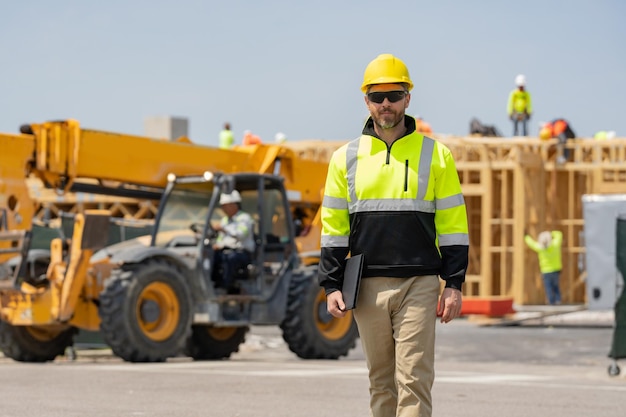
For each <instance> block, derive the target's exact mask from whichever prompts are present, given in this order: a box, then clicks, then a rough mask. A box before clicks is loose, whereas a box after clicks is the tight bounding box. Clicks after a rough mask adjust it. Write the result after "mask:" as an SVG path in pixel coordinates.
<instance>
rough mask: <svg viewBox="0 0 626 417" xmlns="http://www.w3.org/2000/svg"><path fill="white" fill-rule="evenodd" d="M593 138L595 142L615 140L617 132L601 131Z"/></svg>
mask: <svg viewBox="0 0 626 417" xmlns="http://www.w3.org/2000/svg"><path fill="white" fill-rule="evenodd" d="M593 138H594V139H595V140H611V139H615V131H614V130H599V131H597V132H596V133H595V134H594V135H593Z"/></svg>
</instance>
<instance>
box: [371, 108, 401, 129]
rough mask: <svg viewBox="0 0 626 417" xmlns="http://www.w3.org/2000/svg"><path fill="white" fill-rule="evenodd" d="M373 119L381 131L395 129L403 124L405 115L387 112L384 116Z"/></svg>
mask: <svg viewBox="0 0 626 417" xmlns="http://www.w3.org/2000/svg"><path fill="white" fill-rule="evenodd" d="M372 118H373V119H374V123H376V125H377V126H378V127H380V128H381V129H393V128H394V127H396V126H398V125H399V124H400V122H402V120H403V119H404V114H398V113H389V112H387V113H385V114H383V115H379V116H377V117H372Z"/></svg>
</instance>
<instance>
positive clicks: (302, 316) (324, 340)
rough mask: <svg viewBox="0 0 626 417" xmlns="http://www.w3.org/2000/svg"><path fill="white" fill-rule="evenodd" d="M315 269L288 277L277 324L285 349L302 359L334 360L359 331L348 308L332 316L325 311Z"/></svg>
mask: <svg viewBox="0 0 626 417" xmlns="http://www.w3.org/2000/svg"><path fill="white" fill-rule="evenodd" d="M316 270H317V268H315V269H313V268H312V269H311V270H310V271H308V272H307V273H303V274H294V276H293V277H292V280H291V283H290V288H289V296H288V305H287V314H286V316H285V319H284V320H283V322H282V323H281V325H280V327H281V329H282V330H283V339H284V340H285V342H287V345H288V346H289V349H290V350H291V351H292V352H294V353H295V354H296V355H298V356H299V357H300V358H303V359H338V358H340V357H341V356H346V355H347V354H348V353H349V351H350V349H352V348H353V347H354V346H355V345H356V339H357V338H358V337H359V333H358V330H357V327H356V322H355V321H354V319H353V317H352V312H351V311H349V312H348V314H346V316H345V317H343V318H340V319H339V318H335V317H333V316H331V315H330V314H329V313H328V311H327V310H326V294H325V293H324V289H323V288H321V287H320V286H319V285H317V282H316V281H315V278H314V277H315V271H316Z"/></svg>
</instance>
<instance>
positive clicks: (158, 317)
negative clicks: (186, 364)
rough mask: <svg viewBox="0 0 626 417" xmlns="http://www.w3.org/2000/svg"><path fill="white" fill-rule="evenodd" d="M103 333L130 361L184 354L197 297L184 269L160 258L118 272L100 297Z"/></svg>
mask: <svg viewBox="0 0 626 417" xmlns="http://www.w3.org/2000/svg"><path fill="white" fill-rule="evenodd" d="M98 312H99V314H100V319H101V325H100V329H101V331H102V335H103V338H104V340H105V341H106V343H107V344H108V345H109V346H110V347H111V349H112V350H113V353H115V354H116V355H117V356H119V357H120V358H122V359H124V360H126V361H129V362H163V361H165V360H166V359H167V358H169V357H173V356H176V355H178V354H180V353H181V352H182V350H183V348H184V346H185V341H186V340H187V338H188V337H189V333H190V330H191V320H192V316H191V296H190V292H189V288H188V287H187V285H186V284H185V280H184V278H183V274H182V273H181V271H180V270H179V269H178V267H176V266H174V265H172V264H170V263H167V262H164V261H159V260H150V261H147V262H144V263H141V264H139V265H136V266H134V267H133V268H132V270H118V271H113V273H112V274H111V278H110V279H109V280H108V281H107V283H106V285H105V287H104V290H103V292H102V293H101V294H100V306H99V310H98Z"/></svg>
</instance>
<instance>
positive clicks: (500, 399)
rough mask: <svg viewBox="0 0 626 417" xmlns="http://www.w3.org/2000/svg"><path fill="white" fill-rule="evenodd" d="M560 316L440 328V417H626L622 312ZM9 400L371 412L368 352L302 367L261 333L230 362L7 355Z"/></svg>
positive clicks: (3, 387) (166, 412)
mask: <svg viewBox="0 0 626 417" xmlns="http://www.w3.org/2000/svg"><path fill="white" fill-rule="evenodd" d="M560 309H561V310H560V311H559V310H558V309H551V311H545V310H546V309H545V308H542V309H538V310H539V311H519V312H518V313H516V315H514V316H512V317H507V318H505V319H500V320H495V319H490V320H487V319H486V318H481V317H466V318H461V319H457V320H454V321H453V322H451V323H448V324H441V323H438V324H437V348H436V373H437V376H436V380H435V385H434V387H433V402H434V413H433V416H434V417H437V416H441V417H443V416H448V415H461V416H463V417H502V416H507V417H522V416H524V417H526V416H529V415H530V416H537V417H543V416H549V417H595V416H602V417H623V416H624V415H626V405H624V400H626V375H624V373H622V374H620V375H619V376H614V377H611V376H609V375H608V373H607V367H608V365H609V364H610V363H611V360H610V358H608V356H607V355H608V352H609V348H610V346H611V341H612V336H613V322H612V320H613V317H612V312H609V311H606V312H590V311H584V310H583V311H580V310H579V309H578V308H577V307H575V306H570V307H568V306H566V307H560ZM527 310H534V309H527ZM563 316H566V317H563ZM72 359H73V360H72ZM618 362H619V361H618ZM622 367H623V368H625V371H626V364H625V365H623V366H622ZM0 396H1V397H2V399H3V400H2V403H1V404H2V405H1V406H0V417H24V416H37V417H57V416H59V417H60V416H63V417H67V416H81V417H83V416H95V417H100V416H107V417H108V416H113V415H114V416H156V417H161V416H163V417H165V416H168V417H169V416H215V417H269V416H272V417H283V416H284V417H326V416H328V417H337V416H341V417H359V416H367V415H368V380H367V369H366V364H365V360H364V357H363V353H362V351H361V348H360V345H359V344H357V347H356V348H355V349H353V350H352V351H351V352H350V354H349V355H348V356H347V357H345V358H342V359H340V360H336V361H329V360H320V361H311V360H301V359H299V358H297V357H296V356H295V355H294V354H292V353H291V352H290V351H289V349H288V347H287V346H286V344H285V342H284V341H283V340H282V337H281V333H280V329H279V328H278V327H276V326H267V327H260V326H254V327H252V328H251V331H250V333H249V334H248V336H247V338H246V342H245V343H244V344H242V345H241V346H240V350H239V352H237V353H235V354H234V355H233V356H232V358H231V359H230V360H224V361H207V362H194V361H191V360H189V359H187V358H175V359H172V360H170V361H168V362H166V363H158V364H132V363H126V362H123V361H122V360H120V359H119V358H116V357H114V356H112V355H111V353H110V351H109V350H108V349H106V348H97V349H95V348H93V346H92V347H91V348H87V346H80V345H78V346H77V357H76V358H68V357H59V358H57V360H55V361H54V362H52V363H47V364H25V363H17V362H14V361H12V360H10V359H8V358H0Z"/></svg>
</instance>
